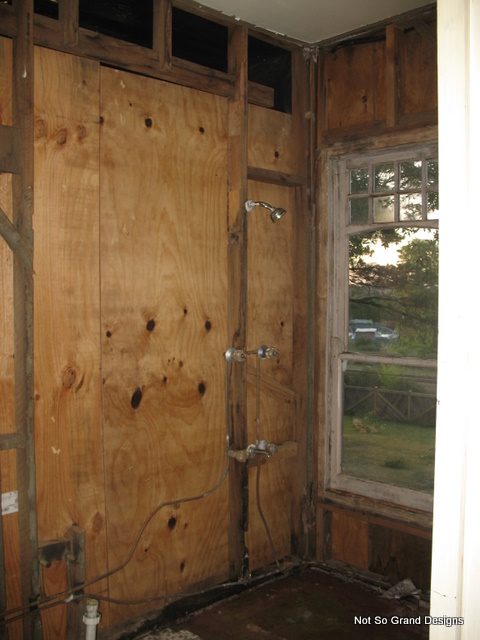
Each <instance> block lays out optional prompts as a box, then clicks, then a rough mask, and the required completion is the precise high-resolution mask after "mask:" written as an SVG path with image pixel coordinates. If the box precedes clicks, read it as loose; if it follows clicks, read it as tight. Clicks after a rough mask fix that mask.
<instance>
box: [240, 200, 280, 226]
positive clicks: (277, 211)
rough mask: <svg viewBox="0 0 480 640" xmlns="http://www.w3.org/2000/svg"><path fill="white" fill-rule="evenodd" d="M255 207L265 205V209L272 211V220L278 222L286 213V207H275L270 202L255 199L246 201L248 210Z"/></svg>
mask: <svg viewBox="0 0 480 640" xmlns="http://www.w3.org/2000/svg"><path fill="white" fill-rule="evenodd" d="M253 207H265V209H268V210H269V211H270V219H271V220H272V222H277V220H280V218H281V217H282V216H283V215H284V214H285V213H286V211H285V209H282V208H281V207H273V206H272V205H271V204H268V202H254V201H253V200H247V201H246V202H245V209H246V210H247V211H251V210H252V209H253Z"/></svg>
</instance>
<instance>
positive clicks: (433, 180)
mask: <svg viewBox="0 0 480 640" xmlns="http://www.w3.org/2000/svg"><path fill="white" fill-rule="evenodd" d="M427 186H429V187H438V160H427Z"/></svg>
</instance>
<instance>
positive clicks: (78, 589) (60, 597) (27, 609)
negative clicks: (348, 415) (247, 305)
mask: <svg viewBox="0 0 480 640" xmlns="http://www.w3.org/2000/svg"><path fill="white" fill-rule="evenodd" d="M260 360H261V358H260V357H258V359H257V369H256V437H257V443H258V442H259V441H260ZM228 409H229V393H228V361H226V362H225V454H226V459H227V462H226V465H225V468H224V470H223V473H222V475H221V477H220V479H219V480H218V482H217V483H216V484H215V485H214V486H213V487H211V488H210V489H208V490H207V491H205V492H203V493H199V494H197V495H194V496H189V497H186V498H179V499H176V500H168V501H165V502H162V503H160V504H159V505H158V506H157V507H155V509H153V511H151V512H150V514H149V515H148V516H147V518H145V520H144V521H143V523H142V525H141V527H140V529H139V531H138V533H137V535H136V537H135V540H134V541H133V544H132V546H131V549H130V551H129V553H128V555H127V557H126V558H125V560H124V561H123V562H122V563H121V564H119V565H118V566H116V567H114V568H113V569H110V570H109V571H106V572H105V573H103V574H101V575H99V576H96V577H95V578H92V579H90V580H87V581H85V582H84V583H83V584H80V585H77V586H75V587H70V588H69V589H67V590H65V591H62V592H60V593H57V594H55V595H52V596H45V597H44V598H43V599H41V600H38V601H35V602H33V603H31V604H28V605H23V606H19V607H16V608H14V609H10V610H8V611H4V612H2V614H1V617H2V618H3V621H2V622H0V628H1V626H2V625H7V624H10V623H12V622H15V621H16V620H19V619H21V618H23V617H24V616H25V615H29V614H30V613H38V612H42V611H45V610H47V609H51V608H53V607H56V606H59V605H61V604H66V603H68V602H71V601H73V600H75V599H85V598H93V599H96V600H102V601H105V602H110V603H112V604H121V605H141V604H148V603H152V602H158V601H160V600H163V601H167V600H171V599H176V598H184V597H186V596H197V595H203V594H205V593H208V592H209V591H210V589H204V590H200V591H195V592H189V593H185V592H182V593H174V594H163V595H160V596H151V597H148V598H141V599H138V600H133V599H127V600H122V599H118V598H112V597H110V596H104V595H102V594H95V593H87V592H85V589H86V588H87V587H90V586H92V585H93V584H96V583H97V582H100V581H101V580H105V579H106V578H110V577H111V576H113V575H114V574H116V573H118V572H119V571H121V570H122V569H124V568H125V567H126V566H127V564H128V563H129V562H130V561H131V560H132V558H133V555H134V553H135V550H136V548H137V547H138V544H139V543H140V540H141V538H142V535H143V533H144V532H145V529H146V528H147V526H148V525H149V524H150V522H151V521H152V520H153V518H154V517H155V516H156V515H157V514H158V513H159V512H160V511H161V510H162V509H164V508H165V507H169V506H177V505H180V504H186V503H189V502H195V501H197V500H201V499H203V498H206V497H208V496H210V495H212V494H213V493H214V492H215V491H217V490H218V489H219V488H220V487H221V486H222V484H223V483H224V482H225V480H226V478H227V476H228V472H229V468H230V456H229V449H230V438H229V417H228ZM262 463H263V460H261V458H260V457H259V458H257V474H256V501H257V510H258V513H259V515H260V518H261V520H262V523H263V526H264V528H265V532H266V534H267V538H268V541H269V544H270V548H271V550H272V554H273V557H274V560H275V564H276V566H277V571H276V572H275V573H274V575H276V574H278V570H280V569H281V567H280V563H279V560H278V557H277V554H276V551H275V547H274V544H273V539H272V536H271V533H270V529H269V527H268V523H267V521H266V519H265V516H264V514H263V511H262V507H261V502H260V468H261V465H262ZM67 573H68V572H67ZM237 585H238V582H237V581H235V582H226V583H222V585H221V586H222V587H229V586H237ZM43 592H44V593H45V590H44V589H43ZM15 614H18V615H15ZM7 616H11V617H8V618H7Z"/></svg>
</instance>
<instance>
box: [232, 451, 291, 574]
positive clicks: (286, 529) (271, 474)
mask: <svg viewBox="0 0 480 640" xmlns="http://www.w3.org/2000/svg"><path fill="white" fill-rule="evenodd" d="M295 464H296V461H295V459H291V460H274V459H272V460H271V461H270V462H268V463H266V464H261V468H260V478H259V495H260V507H261V510H262V513H263V516H264V518H265V522H266V523H267V527H268V531H269V533H270V536H271V539H272V543H273V548H274V550H275V554H276V556H277V558H278V560H279V561H281V560H282V559H284V558H286V557H288V556H289V555H290V552H291V510H292V476H293V474H294V473H295ZM257 473H258V469H257V467H252V468H250V469H249V473H248V484H249V503H248V532H247V534H246V536H245V540H246V546H247V549H248V554H249V560H250V565H249V566H250V570H251V571H255V570H256V569H259V568H260V567H264V566H268V565H271V564H273V563H274V562H275V556H274V555H273V551H272V547H271V545H270V541H269V537H268V533H267V530H266V528H265V525H264V523H263V521H262V518H261V516H260V514H259V511H258V500H257Z"/></svg>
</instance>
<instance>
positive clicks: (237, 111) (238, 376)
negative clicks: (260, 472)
mask: <svg viewBox="0 0 480 640" xmlns="http://www.w3.org/2000/svg"><path fill="white" fill-rule="evenodd" d="M247 51H248V32H247V30H246V29H245V28H243V27H237V28H235V29H234V30H233V31H232V32H231V37H230V42H229V64H230V69H229V71H230V73H231V74H233V75H234V77H235V95H234V98H233V99H232V100H231V101H230V103H229V111H228V118H229V123H228V126H229V132H228V133H229V149H228V238H229V244H228V282H229V296H228V336H229V340H231V344H229V345H228V346H232V347H235V348H244V347H245V346H246V335H247V226H246V225H247V217H246V211H245V201H246V200H247V97H248V88H247V74H248V71H247V58H248V54H247ZM227 366H228V380H227V393H228V417H229V429H230V436H229V437H230V446H231V447H232V448H233V449H245V447H246V446H247V429H246V412H247V408H246V403H247V369H246V365H245V364H242V363H234V364H228V365H227ZM229 503H230V524H229V572H230V578H231V579H234V578H239V577H244V576H245V575H246V574H247V573H248V554H247V551H246V548H245V531H246V530H247V528H248V470H247V469H246V467H245V466H244V465H238V464H233V465H231V467H230V473H229Z"/></svg>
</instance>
